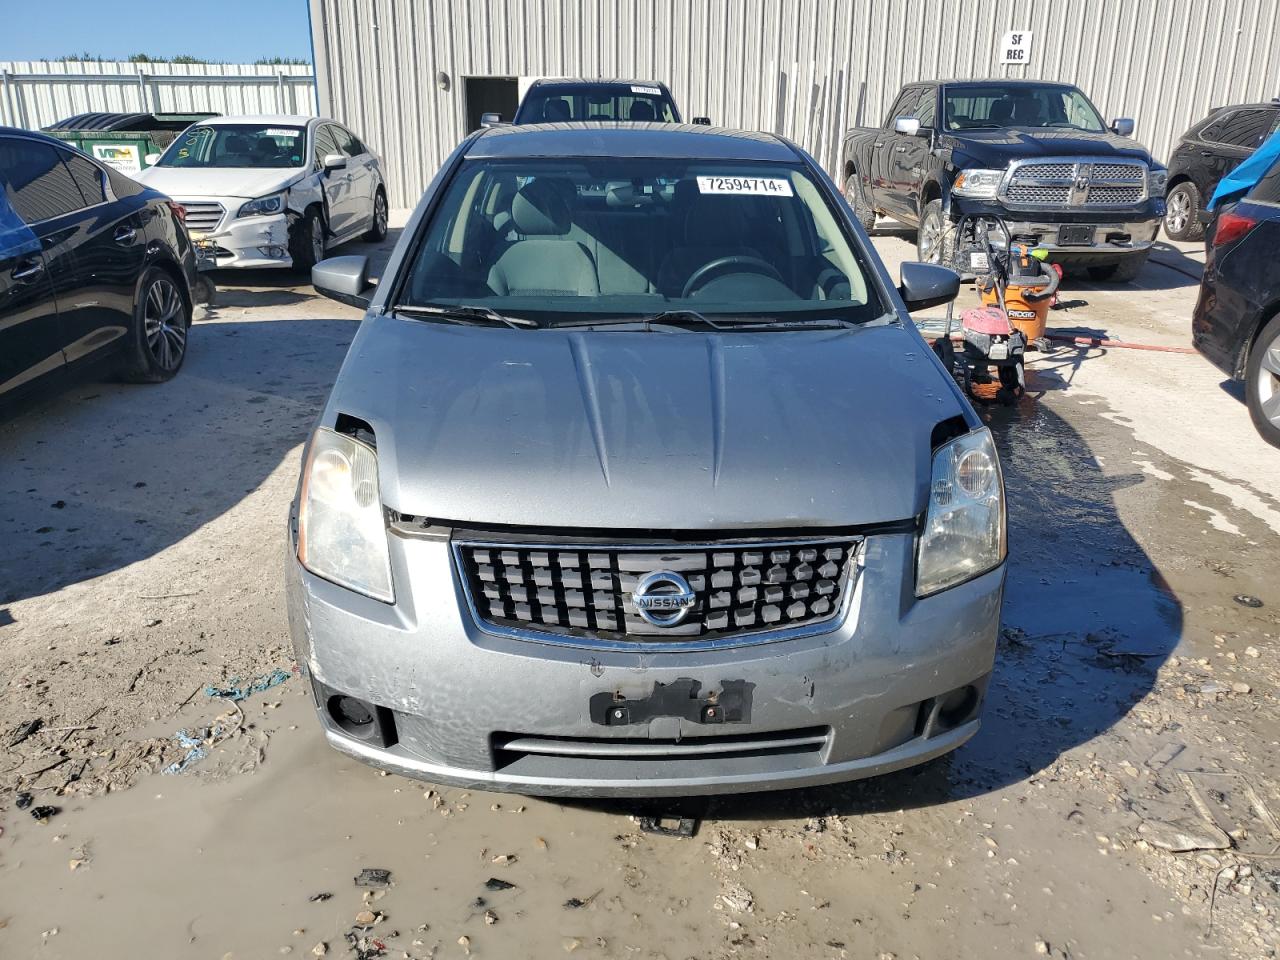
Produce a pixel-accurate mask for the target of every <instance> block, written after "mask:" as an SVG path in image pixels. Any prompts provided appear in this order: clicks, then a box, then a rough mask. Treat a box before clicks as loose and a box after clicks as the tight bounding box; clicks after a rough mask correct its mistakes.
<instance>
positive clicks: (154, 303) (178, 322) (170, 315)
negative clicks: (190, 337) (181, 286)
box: [142, 277, 187, 370]
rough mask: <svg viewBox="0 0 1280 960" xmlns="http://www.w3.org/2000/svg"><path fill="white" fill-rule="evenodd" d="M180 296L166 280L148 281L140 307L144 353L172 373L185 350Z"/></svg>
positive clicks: (161, 278) (185, 339) (185, 331)
mask: <svg viewBox="0 0 1280 960" xmlns="http://www.w3.org/2000/svg"><path fill="white" fill-rule="evenodd" d="M186 319H187V318H186V316H185V311H184V309H183V303H182V295H181V294H179V293H178V288H177V286H176V285H175V284H174V282H173V281H172V280H170V279H168V278H167V277H159V278H157V279H156V280H154V281H152V283H151V286H150V287H149V288H148V289H147V296H146V300H145V302H144V304H143V308H142V329H143V332H144V334H145V335H146V338H147V350H149V351H150V352H151V356H152V357H153V358H154V359H155V361H156V363H158V364H159V365H160V366H161V367H162V368H163V369H165V370H174V369H176V368H177V366H178V364H180V363H181V362H182V355H183V353H184V352H185V351H186V349H187V323H186Z"/></svg>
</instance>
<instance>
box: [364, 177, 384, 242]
mask: <svg viewBox="0 0 1280 960" xmlns="http://www.w3.org/2000/svg"><path fill="white" fill-rule="evenodd" d="M364 239H365V240H367V241H368V242H369V243H381V242H382V241H383V240H385V239H387V195H386V194H385V193H384V192H383V190H382V188H381V187H379V188H378V192H377V193H375V194H374V195H373V226H372V227H370V228H369V232H368V233H366V234H365V235H364Z"/></svg>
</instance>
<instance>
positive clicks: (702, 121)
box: [693, 117, 711, 127]
mask: <svg viewBox="0 0 1280 960" xmlns="http://www.w3.org/2000/svg"><path fill="white" fill-rule="evenodd" d="M693 122H694V124H695V125H697V126H699V127H709V126H711V118H710V117H694V118H693Z"/></svg>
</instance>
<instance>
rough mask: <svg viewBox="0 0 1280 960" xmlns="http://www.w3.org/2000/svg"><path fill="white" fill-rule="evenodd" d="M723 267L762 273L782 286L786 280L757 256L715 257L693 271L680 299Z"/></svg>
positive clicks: (772, 266) (685, 297)
mask: <svg viewBox="0 0 1280 960" xmlns="http://www.w3.org/2000/svg"><path fill="white" fill-rule="evenodd" d="M725 267H743V268H744V269H743V270H741V271H737V272H741V273H759V274H763V275H764V276H766V277H769V278H770V279H772V280H777V281H778V282H779V283H781V284H782V285H783V286H785V285H786V281H785V280H783V279H782V274H780V273H779V272H778V270H777V268H776V267H775V266H774V265H773V264H771V263H768V262H766V261H764V260H761V259H760V258H759V257H732V256H731V257H717V258H716V259H715V260H712V261H711V262H710V263H704V264H703V265H702V266H700V267H699V268H698V269H697V270H695V271H693V276H691V277H690V278H689V279H688V281H686V283H685V285H684V290H683V292H681V294H680V299H682V300H684V299H687V298H688V296H689V294H691V293H692V292H693V291H694V290H696V289H698V287H700V286H702V285H703V284H705V283H706V282H707V278H708V277H709V276H710V275H711V274H713V273H716V272H717V271H720V270H723V269H724V268H725Z"/></svg>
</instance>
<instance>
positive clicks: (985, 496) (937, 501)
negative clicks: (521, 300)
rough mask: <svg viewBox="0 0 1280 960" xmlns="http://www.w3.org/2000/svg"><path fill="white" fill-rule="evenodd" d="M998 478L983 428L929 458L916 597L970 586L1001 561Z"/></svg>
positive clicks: (992, 448)
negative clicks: (958, 585) (956, 586)
mask: <svg viewBox="0 0 1280 960" xmlns="http://www.w3.org/2000/svg"><path fill="white" fill-rule="evenodd" d="M1005 552H1006V540H1005V506H1004V478H1003V477H1002V476H1001V474H1000V459H999V457H997V456H996V445H995V442H994V441H993V440H992V439H991V431H990V430H988V429H987V428H986V427H983V428H982V429H980V430H974V431H973V432H972V433H966V434H965V435H964V436H962V437H956V439H954V440H951V441H949V442H948V443H945V444H943V445H942V446H941V447H939V448H938V449H937V451H936V452H935V453H934V455H933V476H932V478H931V479H930V482H929V507H928V509H927V510H926V511H925V518H924V532H923V533H922V534H921V535H920V545H919V555H918V557H917V559H916V596H917V597H925V596H928V595H929V594H931V593H937V592H938V591H939V590H945V589H947V588H948V587H954V586H955V585H956V584H959V583H964V582H965V581H966V580H972V579H973V578H974V577H977V576H980V575H981V574H984V573H986V572H987V571H988V570H991V569H992V568H994V567H997V566H999V565H1000V563H1001V562H1002V561H1003V560H1004V558H1005Z"/></svg>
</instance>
